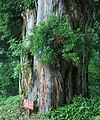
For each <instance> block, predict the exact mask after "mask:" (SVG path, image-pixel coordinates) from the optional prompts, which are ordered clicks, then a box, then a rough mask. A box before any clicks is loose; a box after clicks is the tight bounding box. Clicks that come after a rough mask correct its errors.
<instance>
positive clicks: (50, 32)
mask: <svg viewBox="0 0 100 120" xmlns="http://www.w3.org/2000/svg"><path fill="white" fill-rule="evenodd" d="M29 39H30V42H31V46H30V52H31V53H32V55H37V56H38V57H40V59H41V60H42V61H43V62H47V63H53V64H54V63H56V62H57V60H59V59H65V60H67V61H72V63H75V64H79V61H80V56H81V54H83V53H85V54H86V55H87V54H88V55H89V56H90V58H91V55H92V51H93V47H94V46H95V45H96V44H97V42H98V34H97V33H96V31H95V30H94V29H92V28H90V29H88V30H86V31H85V33H83V32H81V31H80V29H77V30H73V28H72V27H71V25H70V23H69V21H68V19H67V17H66V16H63V17H59V16H55V15H53V16H51V17H50V18H49V19H48V20H47V21H46V22H41V23H40V24H39V26H35V27H34V28H33V35H31V36H29Z"/></svg>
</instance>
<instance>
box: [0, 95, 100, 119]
mask: <svg viewBox="0 0 100 120" xmlns="http://www.w3.org/2000/svg"><path fill="white" fill-rule="evenodd" d="M20 105H21V104H20V99H19V97H18V96H11V97H8V98H1V97H0V120H3V119H5V120H17V119H20V120H28V119H29V120H99V119H100V98H99V97H90V98H88V99H86V98H83V97H82V96H79V97H77V96H76V97H74V98H73V101H72V103H71V104H70V105H67V106H63V107H59V108H56V109H53V110H50V111H49V112H47V113H42V114H34V113H32V114H31V117H30V118H29V117H28V113H27V110H23V109H22V108H21V106H20ZM33 112H34V111H33Z"/></svg>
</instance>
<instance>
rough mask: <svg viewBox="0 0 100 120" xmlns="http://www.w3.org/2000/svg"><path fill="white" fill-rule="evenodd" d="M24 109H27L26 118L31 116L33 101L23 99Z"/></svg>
mask: <svg viewBox="0 0 100 120" xmlns="http://www.w3.org/2000/svg"><path fill="white" fill-rule="evenodd" d="M23 105H24V108H28V116H29V117H30V115H31V110H34V101H33V100H31V99H24V104H23Z"/></svg>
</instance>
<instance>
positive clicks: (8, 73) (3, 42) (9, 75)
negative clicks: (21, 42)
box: [0, 0, 22, 96]
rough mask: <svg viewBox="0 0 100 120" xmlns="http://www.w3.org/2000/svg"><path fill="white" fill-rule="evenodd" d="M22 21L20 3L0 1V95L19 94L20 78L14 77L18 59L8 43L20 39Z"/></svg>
mask: <svg viewBox="0 0 100 120" xmlns="http://www.w3.org/2000/svg"><path fill="white" fill-rule="evenodd" d="M21 26H22V19H21V15H20V10H19V8H18V1H14V0H10V1H9V0H1V1H0V95H5V96H6V95H15V94H18V77H16V78H15V77H14V75H13V74H14V67H15V65H16V64H13V63H17V62H18V57H15V56H12V51H11V49H9V46H10V44H9V43H8V41H9V40H11V39H17V40H18V39H20V35H21Z"/></svg>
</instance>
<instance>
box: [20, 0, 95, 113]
mask: <svg viewBox="0 0 100 120" xmlns="http://www.w3.org/2000/svg"><path fill="white" fill-rule="evenodd" d="M92 9H93V8H92V4H91V0H87V1H83V0H82V1H80V0H70V1H67V0H38V10H37V13H36V14H37V20H36V21H37V23H36V24H37V25H39V23H40V22H41V21H43V20H44V21H46V20H47V18H48V17H49V16H50V15H52V14H56V15H60V16H62V15H68V18H69V21H70V23H71V25H72V26H73V29H76V28H80V29H81V31H83V32H84V31H85V29H87V28H88V26H91V24H92V19H91V18H92ZM33 13H34V12H33ZM36 14H30V15H28V16H27V14H26V18H27V25H26V27H24V29H26V30H24V31H25V32H26V33H27V35H29V34H30V33H29V32H28V31H29V29H28V26H30V27H29V28H31V27H32V25H34V18H36ZM29 16H31V17H29ZM23 18H24V17H23ZM32 19H33V20H32ZM28 23H29V24H28ZM22 58H23V59H24V57H22ZM80 61H81V69H79V68H77V67H76V66H74V65H73V64H72V62H68V61H65V60H62V59H61V60H59V63H58V64H56V65H50V64H46V65H41V64H40V61H39V58H37V56H34V62H33V69H32V71H33V72H32V71H31V74H33V75H31V77H28V79H29V80H28V81H30V83H32V81H33V84H32V86H31V87H30V85H29V84H27V85H26V86H25V88H27V87H29V91H28V93H27V94H28V97H29V98H32V99H33V100H34V101H37V103H38V108H39V111H40V112H45V111H48V110H49V109H50V108H52V107H53V108H54V107H58V106H60V105H62V104H64V103H68V104H69V102H70V100H71V99H72V97H73V96H74V95H79V94H83V95H88V84H87V83H88V82H87V69H86V56H85V54H82V55H81V57H80ZM23 62H24V61H23ZM23 62H22V63H23ZM24 74H25V73H24ZM24 74H23V75H22V76H25V75H24ZM32 76H33V77H32ZM22 81H24V82H23V83H25V81H26V80H25V78H23V77H22ZM30 88H32V90H30Z"/></svg>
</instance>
